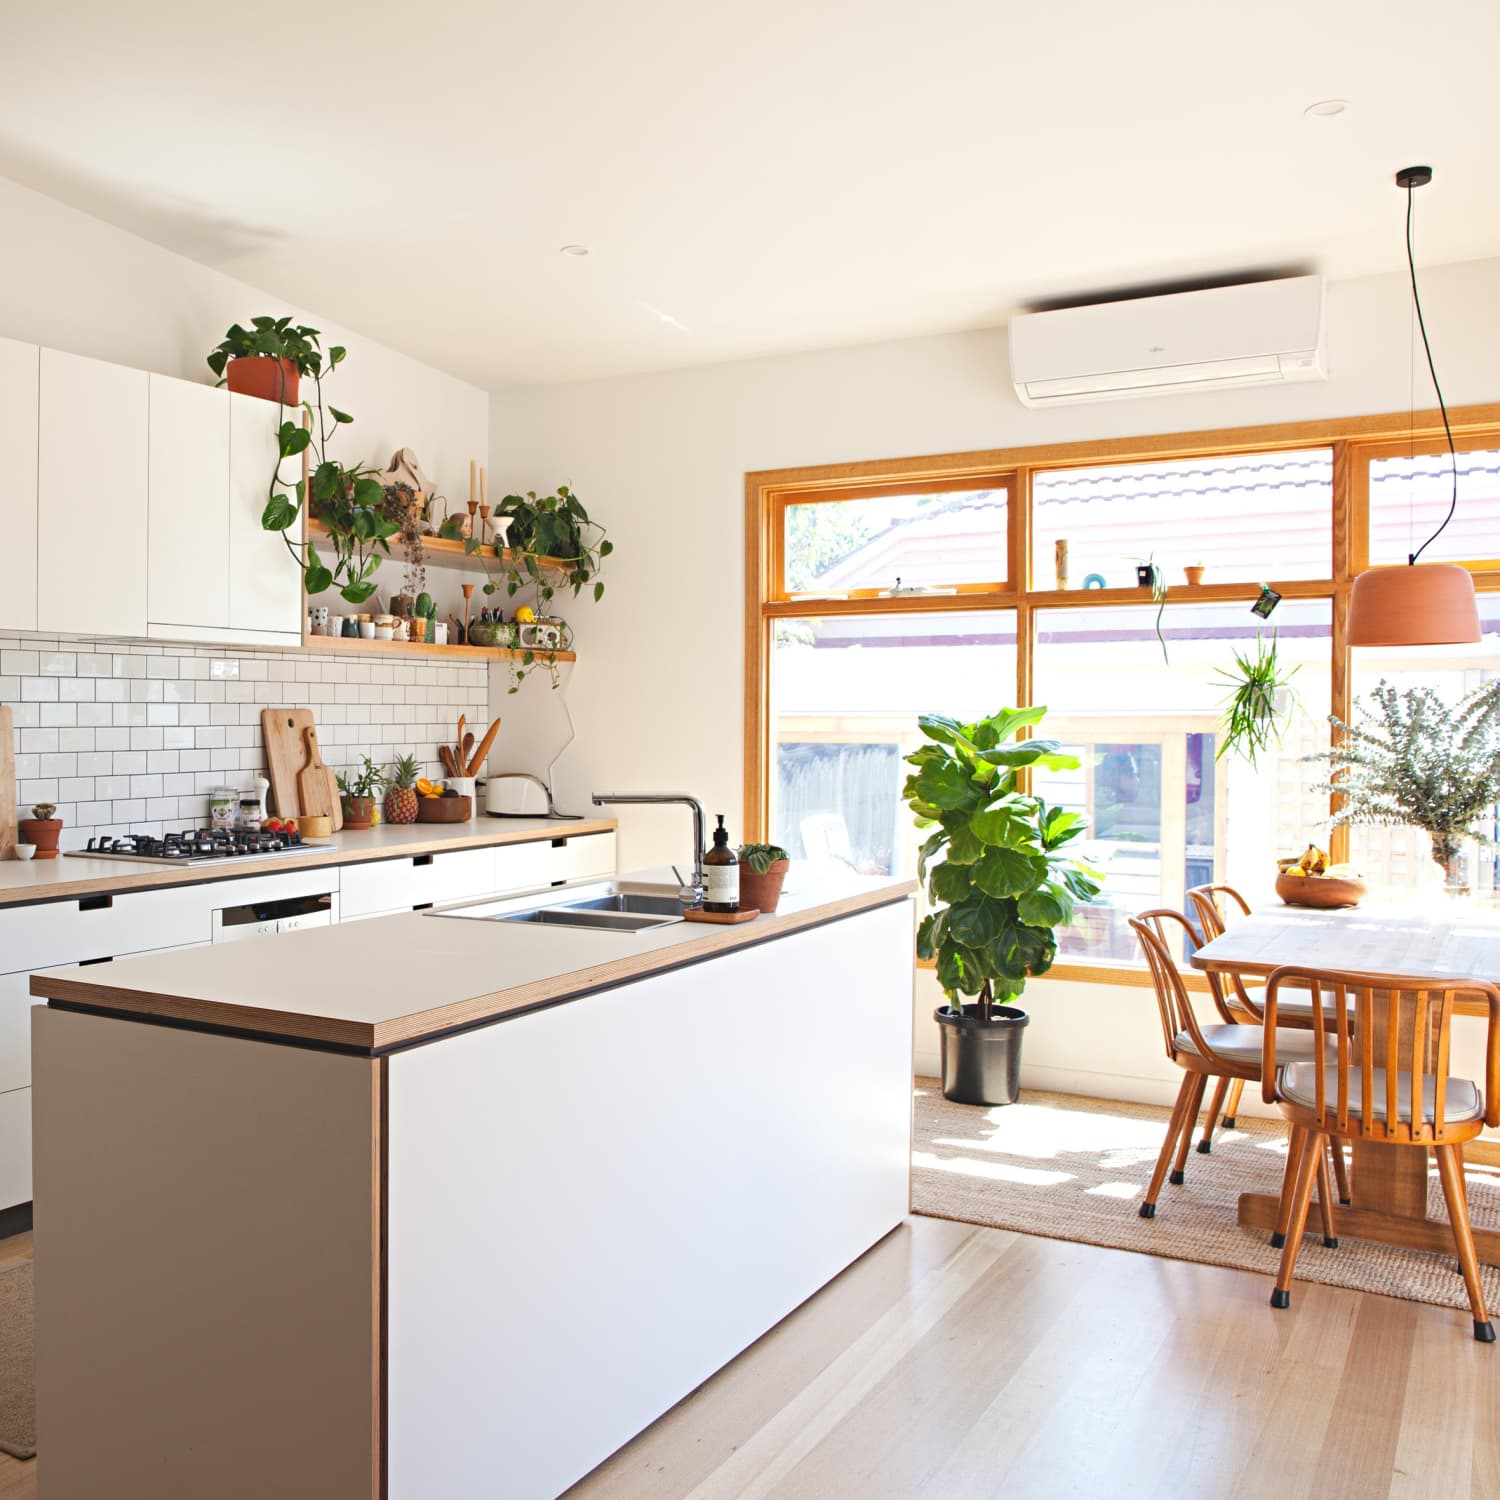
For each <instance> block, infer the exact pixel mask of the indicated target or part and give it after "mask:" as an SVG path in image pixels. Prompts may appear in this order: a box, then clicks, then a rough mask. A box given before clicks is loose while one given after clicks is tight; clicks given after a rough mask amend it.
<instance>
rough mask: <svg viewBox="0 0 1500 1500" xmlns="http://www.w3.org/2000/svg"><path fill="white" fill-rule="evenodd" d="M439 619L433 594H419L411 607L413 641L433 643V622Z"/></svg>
mask: <svg viewBox="0 0 1500 1500" xmlns="http://www.w3.org/2000/svg"><path fill="white" fill-rule="evenodd" d="M436 619H437V605H436V603H434V601H433V598H432V595H431V594H426V593H423V594H418V595H417V602H416V603H415V604H413V605H412V607H411V638H412V640H413V641H418V642H425V643H427V644H429V645H430V644H431V643H432V639H433V622H434V621H435V620H436Z"/></svg>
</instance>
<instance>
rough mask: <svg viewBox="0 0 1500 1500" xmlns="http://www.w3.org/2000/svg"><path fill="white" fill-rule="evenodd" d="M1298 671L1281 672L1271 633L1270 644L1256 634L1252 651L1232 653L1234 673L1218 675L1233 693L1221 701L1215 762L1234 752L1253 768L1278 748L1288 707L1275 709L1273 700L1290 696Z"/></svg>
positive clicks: (1295, 668)
mask: <svg viewBox="0 0 1500 1500" xmlns="http://www.w3.org/2000/svg"><path fill="white" fill-rule="evenodd" d="M1298 671H1299V668H1297V667H1293V668H1292V669H1291V671H1290V672H1284V671H1283V670H1282V663H1281V658H1280V654H1279V652H1278V648H1277V643H1276V632H1275V631H1274V630H1273V631H1272V632H1271V639H1270V640H1269V641H1268V640H1266V638H1265V637H1264V636H1263V635H1262V634H1261V633H1260V632H1259V631H1256V633H1255V650H1254V651H1244V652H1241V651H1236V652H1235V653H1234V670H1233V671H1232V672H1226V671H1222V670H1221V671H1220V672H1219V673H1218V674H1217V675H1218V677H1219V680H1220V681H1221V682H1224V683H1227V684H1228V685H1229V687H1230V688H1231V689H1232V691H1231V692H1230V693H1229V695H1228V697H1226V698H1225V700H1224V712H1223V715H1222V716H1221V718H1220V720H1219V749H1218V752H1217V753H1216V754H1215V756H1214V759H1215V760H1223V758H1224V757H1225V756H1226V755H1227V754H1229V753H1230V751H1233V752H1234V753H1235V754H1236V755H1242V756H1244V758H1245V759H1246V760H1247V761H1248V762H1249V763H1250V764H1251V765H1252V766H1253V765H1254V764H1255V757H1256V756H1257V755H1260V754H1261V753H1262V752H1264V751H1266V750H1270V749H1272V748H1275V747H1278V746H1279V745H1280V744H1281V732H1282V726H1283V723H1284V721H1285V717H1286V712H1287V711H1288V710H1289V709H1290V707H1291V704H1290V702H1289V701H1288V702H1286V703H1283V704H1282V705H1281V706H1280V707H1279V708H1278V706H1277V701H1276V700H1277V697H1278V696H1279V695H1280V694H1282V693H1286V694H1290V692H1291V686H1290V684H1291V680H1292V678H1293V677H1295V676H1296V675H1297V672H1298Z"/></svg>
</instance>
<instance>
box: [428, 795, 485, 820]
mask: <svg viewBox="0 0 1500 1500" xmlns="http://www.w3.org/2000/svg"><path fill="white" fill-rule="evenodd" d="M473 816H474V799H473V798H472V797H418V798H417V822H419V823H462V822H464V821H465V820H466V819H469V818H472V817H473Z"/></svg>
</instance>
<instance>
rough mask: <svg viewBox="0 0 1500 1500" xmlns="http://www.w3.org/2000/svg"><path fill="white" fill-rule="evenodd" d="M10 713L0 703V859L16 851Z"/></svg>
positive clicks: (14, 788) (13, 741) (13, 735)
mask: <svg viewBox="0 0 1500 1500" xmlns="http://www.w3.org/2000/svg"><path fill="white" fill-rule="evenodd" d="M12 718H13V716H12V714H11V711H10V709H8V708H7V707H6V706H5V705H4V704H3V703H0V859H10V858H11V857H12V856H13V855H14V854H15V852H16V757H15V748H16V747H15V733H14V726H13V723H12Z"/></svg>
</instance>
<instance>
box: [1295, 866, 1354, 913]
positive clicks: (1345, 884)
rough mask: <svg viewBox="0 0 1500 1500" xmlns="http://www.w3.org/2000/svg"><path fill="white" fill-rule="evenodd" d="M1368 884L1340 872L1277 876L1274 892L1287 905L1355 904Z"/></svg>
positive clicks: (1324, 905)
mask: <svg viewBox="0 0 1500 1500" xmlns="http://www.w3.org/2000/svg"><path fill="white" fill-rule="evenodd" d="M1368 890H1369V887H1368V886H1367V885H1366V884H1365V883H1364V881H1363V880H1349V879H1347V878H1345V877H1343V876H1339V875H1286V874H1282V875H1278V876H1277V877H1276V894H1277V895H1278V896H1280V897H1281V899H1282V900H1283V901H1285V902H1286V904H1287V905H1288V906H1316V907H1322V908H1324V909H1326V908H1329V907H1334V906H1358V905H1359V903H1360V902H1361V901H1363V900H1364V899H1365V893H1366V891H1368Z"/></svg>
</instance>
